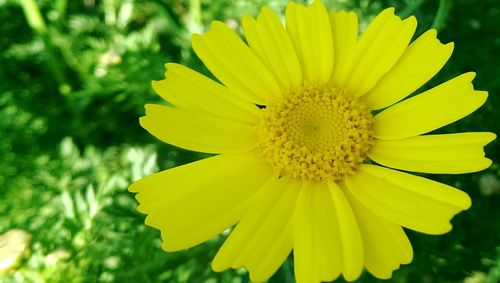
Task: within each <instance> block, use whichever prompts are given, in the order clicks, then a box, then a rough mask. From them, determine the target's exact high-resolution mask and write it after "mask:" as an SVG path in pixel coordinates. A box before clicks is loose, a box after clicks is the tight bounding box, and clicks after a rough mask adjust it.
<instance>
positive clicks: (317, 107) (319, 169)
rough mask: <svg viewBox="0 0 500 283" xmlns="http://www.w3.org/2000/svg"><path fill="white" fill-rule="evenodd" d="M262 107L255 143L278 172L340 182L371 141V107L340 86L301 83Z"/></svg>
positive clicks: (311, 179) (284, 174)
mask: <svg viewBox="0 0 500 283" xmlns="http://www.w3.org/2000/svg"><path fill="white" fill-rule="evenodd" d="M262 111H264V115H263V119H262V122H261V124H260V125H259V141H260V145H259V147H260V149H261V152H262V155H263V156H264V158H265V159H267V160H268V161H269V162H270V163H271V164H272V165H273V166H274V168H275V169H276V170H278V171H279V173H280V176H291V177H293V178H299V179H304V180H308V181H322V180H333V181H339V180H342V179H343V178H344V177H345V176H348V175H352V174H354V173H355V170H356V168H357V167H358V166H359V164H361V163H362V162H363V161H364V160H365V159H366V153H367V151H368V150H369V149H370V147H371V145H372V144H373V138H372V132H373V130H372V123H373V121H372V115H371V114H370V111H369V110H368V109H367V108H366V107H365V105H363V104H362V103H361V102H359V101H358V100H357V99H356V98H354V97H353V96H351V95H349V94H348V93H347V92H346V91H345V90H343V89H340V88H335V87H331V86H329V85H312V86H303V87H301V88H299V89H297V90H295V91H291V92H289V93H287V94H286V95H285V96H284V98H283V99H282V100H280V101H277V102H275V103H271V104H269V105H267V107H266V108H264V109H262Z"/></svg>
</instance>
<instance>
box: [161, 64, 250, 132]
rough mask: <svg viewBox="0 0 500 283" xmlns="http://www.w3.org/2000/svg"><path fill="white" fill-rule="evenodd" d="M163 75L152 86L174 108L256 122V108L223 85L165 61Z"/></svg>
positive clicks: (244, 121) (245, 121)
mask: <svg viewBox="0 0 500 283" xmlns="http://www.w3.org/2000/svg"><path fill="white" fill-rule="evenodd" d="M165 67H166V69H167V72H166V74H165V76H166V79H164V80H161V81H153V83H152V85H153V89H154V90H155V91H156V93H158V94H159V95H160V96H161V97H162V98H163V99H165V100H166V101H168V102H169V103H171V104H173V105H174V106H176V107H177V108H180V109H185V110H192V111H195V112H196V111H199V112H203V113H206V114H210V115H213V116H218V117H222V118H229V119H231V120H236V121H240V122H243V123H248V124H256V123H257V121H258V119H259V116H260V111H259V108H258V107H256V106H255V104H253V103H250V102H248V101H244V100H242V99H241V98H240V97H238V96H237V95H236V94H234V93H232V92H231V91H230V90H229V89H228V88H227V87H225V86H223V85H221V84H219V83H217V82H215V81H213V80H211V79H209V78H207V77H205V76H203V75H201V74H200V73H197V72H195V71H193V70H191V69H189V68H187V67H184V66H182V65H179V64H172V63H170V64H166V65H165Z"/></svg>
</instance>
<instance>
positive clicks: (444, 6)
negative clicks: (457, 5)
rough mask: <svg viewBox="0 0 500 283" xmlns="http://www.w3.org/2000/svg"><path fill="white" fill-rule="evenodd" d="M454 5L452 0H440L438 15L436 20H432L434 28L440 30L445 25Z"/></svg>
mask: <svg viewBox="0 0 500 283" xmlns="http://www.w3.org/2000/svg"><path fill="white" fill-rule="evenodd" d="M452 6H453V1H452V0H439V8H438V10H437V13H436V16H435V17H434V21H433V22H432V28H435V29H436V30H440V29H442V28H443V27H444V26H445V24H446V18H447V17H448V15H449V14H450V10H451V7H452Z"/></svg>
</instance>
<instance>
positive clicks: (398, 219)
mask: <svg viewBox="0 0 500 283" xmlns="http://www.w3.org/2000/svg"><path fill="white" fill-rule="evenodd" d="M416 25H417V22H416V20H415V18H414V17H409V18H407V19H405V20H401V19H400V18H399V17H397V16H395V15H394V9H392V8H389V9H386V10H384V11H383V12H381V13H380V14H379V15H378V16H377V17H376V18H375V19H374V20H373V21H372V22H371V23H370V24H369V25H368V27H367V28H366V30H365V31H364V33H363V34H362V35H361V36H360V37H359V38H358V19H357V16H356V14H354V13H352V12H344V11H340V12H328V11H327V10H326V8H325V6H324V5H323V4H322V3H321V1H316V2H314V3H313V4H312V5H311V6H309V7H305V6H302V5H297V4H295V3H290V4H289V5H288V6H287V8H286V25H285V26H284V25H283V24H282V22H281V21H280V18H279V17H278V15H276V14H275V13H274V12H272V11H271V9H270V8H267V7H265V8H263V9H262V12H261V13H260V14H259V16H258V17H257V18H256V19H254V18H252V17H250V16H246V17H244V18H243V21H242V26H243V32H244V35H245V39H246V43H245V42H244V41H242V39H240V37H239V36H238V35H237V34H236V33H235V32H233V31H232V30H231V29H230V28H229V27H227V26H226V25H225V24H224V23H221V22H217V21H215V22H213V23H212V26H211V29H210V30H209V31H208V32H207V33H205V34H203V35H198V34H195V35H193V38H192V43H193V48H194V51H195V52H196V54H197V55H198V56H199V57H200V59H201V60H202V61H203V63H204V64H205V65H206V66H207V68H208V69H209V70H210V71H211V72H212V74H213V75H214V76H215V77H217V79H218V80H219V81H220V83H219V82H216V81H213V80H211V79H209V78H207V77H205V76H203V75H201V74H199V73H197V72H195V71H193V70H191V69H189V68H186V67H184V66H182V65H177V64H167V65H166V68H167V72H166V79H165V80H162V81H154V82H153V88H154V89H155V91H156V92H157V93H158V94H159V95H160V96H161V97H163V98H164V99H165V100H166V101H168V102H169V103H170V104H171V105H172V106H162V105H146V116H144V117H142V118H141V119H140V123H141V125H142V126H143V127H144V128H145V129H146V130H148V131H149V132H150V133H151V134H153V135H154V136H156V137H157V138H159V139H160V140H162V141H164V142H166V143H169V144H172V145H175V146H178V147H181V148H185V149H188V150H193V151H199V152H205V153H212V154H218V155H216V156H213V157H209V158H206V159H203V160H201V161H197V162H193V163H190V164H187V165H183V166H179V167H176V168H173V169H169V170H166V171H163V172H160V173H156V174H154V175H151V176H148V177H145V178H143V179H142V180H139V181H137V182H135V183H134V184H132V185H131V186H130V190H131V191H132V192H137V196H136V197H137V199H138V201H139V202H140V205H139V207H138V209H139V211H141V212H143V213H146V214H148V216H147V218H146V224H147V225H150V226H152V227H155V228H158V229H159V230H161V235H162V239H163V249H165V250H166V251H179V250H183V249H187V248H190V247H192V246H195V245H198V244H200V243H202V242H205V241H207V240H209V239H210V238H212V237H214V236H216V235H217V234H219V233H221V232H222V231H224V230H226V229H228V228H230V227H232V226H233V225H235V227H234V229H233V230H232V232H231V233H230V235H229V236H228V238H227V239H226V241H225V242H224V244H223V245H222V247H221V248H220V250H219V251H218V253H217V255H216V256H215V258H214V260H213V262H212V267H213V269H214V270H215V271H222V270H225V269H228V268H231V267H232V268H240V267H245V268H246V269H248V270H249V272H250V278H251V280H252V281H264V280H266V279H268V278H269V277H270V276H271V275H272V274H273V273H274V272H275V271H276V270H277V269H278V268H279V266H280V265H281V264H282V263H283V262H284V261H285V259H286V258H287V257H288V255H289V254H290V252H291V251H292V250H293V258H294V268H295V275H296V279H297V281H298V282H320V281H330V280H333V279H335V278H337V277H338V276H340V275H341V274H342V275H343V277H344V278H345V279H346V280H348V281H352V280H355V279H357V278H358V277H359V276H360V274H361V272H362V270H363V267H366V268H367V270H368V271H369V272H370V273H372V274H373V275H374V276H376V277H378V278H390V277H391V275H392V272H393V271H394V270H395V269H397V268H399V266H400V264H406V263H409V262H410V261H411V260H412V255H413V252H412V247H411V244H410V242H409V241H408V238H407V237H406V235H405V232H404V230H403V228H402V227H405V228H408V229H411V230H415V231H418V232H421V233H426V234H443V233H446V232H448V231H450V230H451V228H452V226H451V224H450V220H451V218H452V217H453V216H454V215H455V214H457V213H458V212H460V211H462V210H465V209H468V208H469V207H470V205H471V200H470V198H469V196H468V195H467V194H466V193H464V192H462V191H460V190H457V189H455V188H453V187H450V186H448V185H445V184H441V183H438V182H435V181H432V180H429V179H426V178H423V177H419V176H415V175H412V174H409V173H405V172H402V171H411V172H420V173H438V174H459V173H468V172H476V171H480V170H483V169H485V168H487V167H489V166H490V164H491V161H490V160H489V159H487V158H485V157H484V151H483V147H484V146H485V145H486V144H487V143H489V142H490V141H492V140H493V139H494V138H495V135H494V134H492V133H485V132H481V133H479V132H476V133H456V134H427V133H429V132H431V131H433V130H435V129H438V128H441V127H443V126H445V125H448V124H450V123H452V122H455V121H457V120H459V119H461V118H463V117H465V116H467V115H469V114H470V113H471V112H473V111H474V110H476V109H477V108H479V107H480V106H481V105H482V104H483V103H484V102H485V100H486V97H487V92H485V91H477V90H474V88H473V86H472V83H471V81H472V79H473V78H474V76H475V74H474V73H465V74H462V75H460V76H458V77H456V78H453V79H451V80H449V81H447V82H445V83H442V84H440V85H438V86H436V87H434V88H431V89H430V90H427V91H424V92H422V93H420V94H418V95H416V96H413V97H410V98H407V99H405V100H403V99H404V98H406V97H407V96H409V95H410V94H412V93H413V92H414V91H415V90H417V89H418V88H419V87H420V86H422V85H423V84H424V83H426V82H427V81H428V80H429V79H431V78H432V77H433V76H434V75H435V74H436V73H437V72H438V71H439V70H440V69H441V68H442V67H443V65H444V64H445V62H446V61H447V60H448V58H449V57H450V55H451V53H452V50H453V44H452V43H448V44H442V43H441V42H440V41H439V40H438V39H437V38H436V31H435V30H429V31H427V32H425V33H424V34H422V35H421V36H419V37H418V38H417V39H416V40H415V41H413V42H411V43H410V41H411V38H412V36H413V34H414V32H415V28H416ZM401 100H402V101H401ZM374 110H381V111H378V113H377V114H376V115H374V114H373V112H372V111H374ZM424 134H425V135H424Z"/></svg>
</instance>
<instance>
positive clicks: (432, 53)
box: [363, 29, 453, 109]
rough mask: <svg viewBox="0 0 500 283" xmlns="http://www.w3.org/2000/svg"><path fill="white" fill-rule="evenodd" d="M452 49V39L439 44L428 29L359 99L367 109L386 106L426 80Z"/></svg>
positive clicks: (433, 73) (438, 68)
mask: <svg viewBox="0 0 500 283" xmlns="http://www.w3.org/2000/svg"><path fill="white" fill-rule="evenodd" d="M452 52H453V43H448V44H442V43H441V42H439V40H438V39H437V38H436V30H434V29H432V30H429V31H427V32H425V33H424V34H422V35H421V36H420V37H419V38H418V39H417V40H415V41H414V42H413V43H412V44H410V46H408V48H406V50H405V52H404V53H403V55H402V56H401V58H400V59H399V61H398V62H397V63H396V65H394V67H393V68H392V69H391V70H390V71H389V72H388V73H387V74H385V76H383V77H382V79H380V81H379V82H378V83H377V85H376V86H375V87H374V88H373V89H372V90H371V91H370V92H369V93H367V94H366V95H365V96H363V101H364V103H365V104H366V105H368V107H370V108H371V109H381V108H385V107H387V106H390V105H392V104H394V103H396V102H398V101H400V100H401V99H403V98H405V97H406V96H408V95H410V94H411V93H412V92H414V91H415V90H417V89H418V88H419V87H421V86H422V85H423V84H425V83H426V82H427V81H429V80H430V79H431V78H432V77H433V76H434V75H435V74H436V73H437V72H438V71H439V70H441V68H442V67H443V66H444V64H445V63H446V61H448V59H449V58H450V56H451V53H452Z"/></svg>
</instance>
